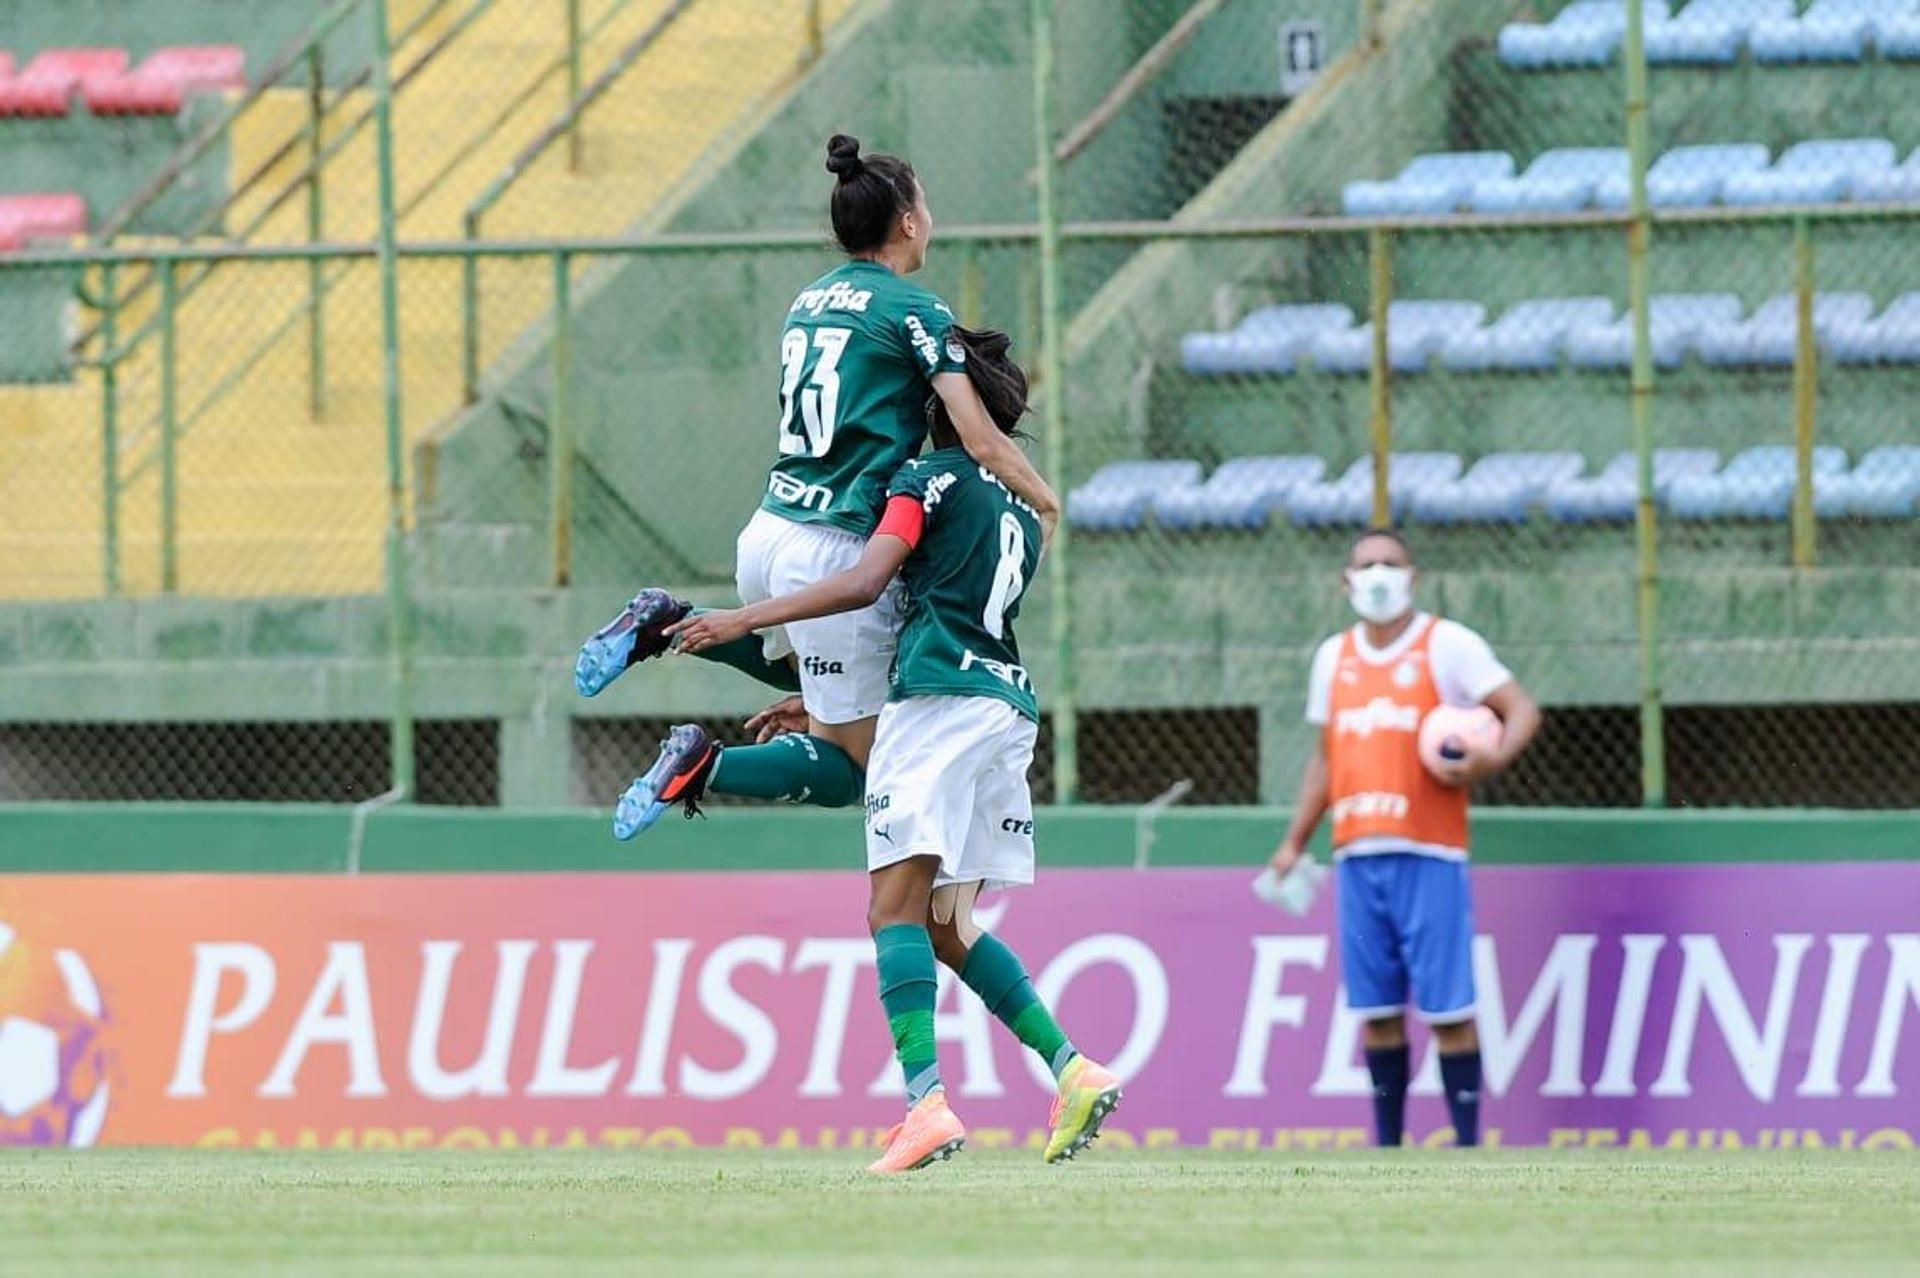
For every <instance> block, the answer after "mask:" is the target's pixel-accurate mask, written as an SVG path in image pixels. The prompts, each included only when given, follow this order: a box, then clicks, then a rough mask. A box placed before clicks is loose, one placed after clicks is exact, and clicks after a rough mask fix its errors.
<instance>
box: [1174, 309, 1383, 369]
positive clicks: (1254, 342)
mask: <svg viewBox="0 0 1920 1278" xmlns="http://www.w3.org/2000/svg"><path fill="white" fill-rule="evenodd" d="M1352 327H1353V312H1352V311H1350V310H1348V309H1347V308H1346V307H1344V306H1338V305H1331V304H1329V305H1314V306H1263V307H1261V308H1260V309H1259V310H1256V311H1251V312H1249V313H1248V314H1247V315H1246V317H1245V318H1243V319H1242V320H1241V321H1240V323H1239V324H1238V325H1236V326H1235V327H1234V330H1233V331H1232V332H1231V333H1188V334H1187V335H1186V336H1185V337H1183V338H1181V339H1180V362H1181V363H1182V364H1183V365H1184V366H1185V367H1186V370H1187V371H1188V372H1189V373H1291V372H1293V371H1294V369H1295V368H1296V367H1297V366H1298V365H1299V362H1300V357H1301V356H1303V355H1305V354H1306V352H1307V347H1308V346H1309V345H1310V344H1311V343H1312V341H1313V338H1314V337H1315V336H1316V335H1318V334H1320V333H1328V332H1339V331H1340V330H1342V329H1349V328H1352Z"/></svg>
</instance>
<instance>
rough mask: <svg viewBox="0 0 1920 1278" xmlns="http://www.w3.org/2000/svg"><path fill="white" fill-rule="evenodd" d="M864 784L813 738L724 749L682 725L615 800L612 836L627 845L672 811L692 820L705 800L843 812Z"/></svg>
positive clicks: (851, 765)
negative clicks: (728, 798) (727, 798)
mask: <svg viewBox="0 0 1920 1278" xmlns="http://www.w3.org/2000/svg"><path fill="white" fill-rule="evenodd" d="M865 783H866V774H865V772H864V771H863V770H862V769H861V767H860V765H859V764H858V763H856V762H855V761H854V760H853V758H852V757H851V756H850V755H848V754H847V752H846V751H844V750H842V749H840V748H839V747H838V746H836V745H834V744H833V743H832V742H830V741H826V740H824V739H822V738H820V737H817V736H812V735H808V734H803V733H798V732H788V733H782V734H781V735H780V736H777V737H775V738H774V739H773V740H771V741H768V742H766V743H765V744H762V745H737V746H722V745H720V743H718V742H716V741H715V740H714V739H713V735H712V734H711V733H709V732H708V731H707V730H706V729H705V728H703V727H701V726H700V725H699V724H697V723H683V724H680V725H679V726H678V727H676V728H674V729H673V730H672V731H671V732H669V733H668V734H667V739H666V740H665V741H663V742H661V743H660V753H659V755H658V756H656V757H655V759H654V761H653V766H652V767H650V768H648V769H647V770H646V772H644V773H642V774H641V775H640V776H639V777H637V778H635V779H634V781H633V784H631V785H629V786H628V787H627V790H626V793H625V794H623V795H621V796H620V801H619V803H618V804H617V805H615V807H614V815H613V833H614V836H615V837H616V838H620V839H631V838H633V837H634V836H635V835H636V834H639V833H641V832H642V831H643V830H648V829H651V828H652V827H653V826H654V825H655V824H656V823H657V822H658V821H659V820H660V818H661V817H662V816H664V815H666V811H667V809H668V808H670V807H672V806H673V805H675V804H676V803H677V804H680V805H681V806H682V807H684V808H685V810H686V813H687V815H688V816H692V815H693V814H694V813H696V812H698V811H699V810H700V801H701V800H702V799H704V798H705V797H706V796H707V795H708V794H710V793H711V794H726V795H732V796H734V797H736V798H743V799H762V800H765V801H767V802H772V803H805V804H808V805H810V806H812V807H816V808H844V807H846V806H847V805H849V804H853V803H858V802H859V801H860V795H861V793H862V791H863V789H864V787H865Z"/></svg>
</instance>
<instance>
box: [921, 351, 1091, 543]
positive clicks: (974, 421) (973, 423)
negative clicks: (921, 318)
mask: <svg viewBox="0 0 1920 1278" xmlns="http://www.w3.org/2000/svg"><path fill="white" fill-rule="evenodd" d="M933 389H934V392H935V393H936V394H938V395H939V396H940V402H941V403H943V404H945V405H946V408H947V415H948V416H949V417H950V418H952V419H953V425H954V429H955V430H956V431H957V432H958V433H959V435H960V445H961V447H963V448H965V449H966V450H967V455H968V456H970V457H972V458H973V459H974V460H975V461H977V462H979V463H980V464H981V465H982V466H985V467H986V468H987V469H988V470H990V471H992V472H993V474H994V477H995V478H996V479H998V480H999V481H1000V482H1001V483H1003V484H1005V485H1006V486H1007V487H1008V488H1009V489H1010V490H1012V492H1013V495H1014V496H1016V497H1018V498H1020V500H1022V501H1024V502H1026V503H1027V505H1029V506H1031V507H1033V511H1034V513H1035V514H1036V515H1038V516H1039V517H1040V530H1041V534H1042V537H1043V540H1045V541H1047V542H1051V541H1052V540H1053V530H1054V529H1055V528H1056V527H1058V526H1059V523H1060V497H1059V495H1058V494H1057V493H1055V492H1054V491H1053V488H1052V486H1051V485H1049V484H1048V483H1047V481H1046V480H1044V479H1042V478H1041V477H1040V472H1039V471H1038V470H1035V469H1034V466H1033V463H1032V462H1030V461H1028V460H1027V455H1026V454H1025V453H1024V452H1022V451H1021V450H1020V445H1018V444H1017V443H1015V442H1014V441H1013V440H1012V439H1010V438H1009V437H1008V436H1007V435H1006V433H1005V432H1003V431H1002V430H1001V429H1000V427H998V426H996V425H995V424H994V421H993V418H992V416H991V415H989V414H988V412H987V406H986V404H985V403H983V402H982V401H981V399H980V392H979V390H978V389H976V388H975V386H974V384H973V381H972V379H971V378H969V377H968V376H967V375H966V374H965V373H941V374H940V375H939V376H937V377H935V378H934V379H933Z"/></svg>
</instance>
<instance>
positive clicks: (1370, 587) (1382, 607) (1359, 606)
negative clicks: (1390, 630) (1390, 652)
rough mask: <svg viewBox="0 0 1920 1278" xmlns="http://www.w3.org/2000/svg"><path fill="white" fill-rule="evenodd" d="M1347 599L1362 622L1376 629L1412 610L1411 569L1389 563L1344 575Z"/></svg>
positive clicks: (1355, 570)
mask: <svg viewBox="0 0 1920 1278" xmlns="http://www.w3.org/2000/svg"><path fill="white" fill-rule="evenodd" d="M1347 600H1348V602H1350V603H1351V604H1352V605H1353V610H1354V611H1355V612H1357V613H1359V614H1360V617H1361V619H1362V620H1363V621H1371V622H1372V623H1373V624H1374V625H1376V626H1384V625H1385V624H1386V623H1387V622H1389V621H1393V620H1395V619H1396V618H1399V617H1404V616H1405V615H1406V614H1407V612H1408V611H1409V610H1410V609H1411V608H1412V607H1413V569H1411V568H1396V567H1394V566H1393V565H1392V564H1374V565H1372V566H1371V567H1367V568H1356V569H1354V570H1352V571H1351V572H1349V573H1348V574H1347Z"/></svg>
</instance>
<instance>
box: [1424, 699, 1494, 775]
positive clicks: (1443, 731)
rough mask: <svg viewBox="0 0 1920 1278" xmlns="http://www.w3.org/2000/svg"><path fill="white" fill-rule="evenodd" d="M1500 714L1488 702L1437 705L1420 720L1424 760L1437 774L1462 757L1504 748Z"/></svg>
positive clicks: (1466, 757)
mask: <svg viewBox="0 0 1920 1278" xmlns="http://www.w3.org/2000/svg"><path fill="white" fill-rule="evenodd" d="M1500 734H1501V726H1500V716H1499V715H1497V714H1495V713H1494V712H1493V711H1491V710H1489V709H1487V708H1486V707H1485V706H1474V707H1473V708H1472V709H1470V710H1463V709H1461V708H1460V707H1458V706H1435V707H1434V708H1433V709H1432V710H1429V711H1428V712H1427V717H1426V718H1425V719H1423V720H1421V722H1420V762H1422V763H1424V764H1426V765H1427V771H1429V772H1431V773H1433V775H1434V776H1436V777H1439V776H1441V775H1442V773H1441V769H1442V768H1444V767H1446V766H1448V765H1449V764H1454V763H1458V762H1460V761H1461V760H1462V759H1468V758H1473V757H1476V756H1479V755H1484V754H1488V753H1490V752H1492V751H1494V750H1497V749H1499V748H1500Z"/></svg>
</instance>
